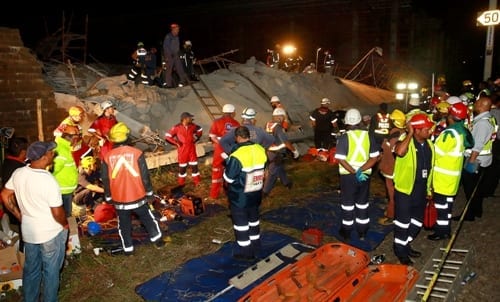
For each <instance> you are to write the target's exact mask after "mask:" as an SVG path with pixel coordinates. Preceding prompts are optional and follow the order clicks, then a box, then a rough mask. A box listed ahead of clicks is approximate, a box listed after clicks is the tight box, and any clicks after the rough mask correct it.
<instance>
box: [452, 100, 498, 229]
mask: <svg viewBox="0 0 500 302" xmlns="http://www.w3.org/2000/svg"><path fill="white" fill-rule="evenodd" d="M490 108H491V99H490V98H489V97H481V98H479V99H478V100H477V101H476V102H475V103H474V120H473V121H472V131H471V132H472V137H473V138H474V146H473V147H472V148H469V149H466V151H465V165H464V171H463V174H462V184H463V187H464V193H465V198H466V200H470V204H469V207H468V208H467V212H466V213H465V216H464V220H465V221H474V220H475V218H476V217H477V218H481V216H482V215H483V199H484V195H483V194H485V192H487V191H488V190H487V187H486V186H487V185H488V181H486V178H485V177H484V176H483V174H484V175H487V174H486V170H487V169H488V168H489V167H490V165H491V163H492V161H493V156H492V153H491V149H492V147H493V140H495V139H496V132H497V128H496V127H497V125H496V121H495V118H494V117H493V116H491V114H490ZM453 219H454V220H459V219H460V217H459V216H456V217H454V218H453Z"/></svg>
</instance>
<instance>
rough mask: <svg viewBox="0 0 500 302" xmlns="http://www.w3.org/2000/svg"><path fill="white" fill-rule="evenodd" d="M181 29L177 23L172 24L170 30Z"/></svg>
mask: <svg viewBox="0 0 500 302" xmlns="http://www.w3.org/2000/svg"><path fill="white" fill-rule="evenodd" d="M179 27H180V26H179V24H177V23H172V24H170V28H171V29H174V28H179Z"/></svg>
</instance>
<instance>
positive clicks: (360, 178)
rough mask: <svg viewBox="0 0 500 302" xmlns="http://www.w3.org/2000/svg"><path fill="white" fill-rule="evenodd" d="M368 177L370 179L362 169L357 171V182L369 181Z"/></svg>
mask: <svg viewBox="0 0 500 302" xmlns="http://www.w3.org/2000/svg"><path fill="white" fill-rule="evenodd" d="M368 177H369V176H368V175H366V174H365V173H363V171H362V170H361V168H360V169H358V170H357V171H356V180H357V181H358V182H363V181H367V180H368Z"/></svg>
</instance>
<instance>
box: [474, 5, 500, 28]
mask: <svg viewBox="0 0 500 302" xmlns="http://www.w3.org/2000/svg"><path fill="white" fill-rule="evenodd" d="M477 21H478V22H479V23H481V24H482V25H485V26H490V25H497V24H500V10H498V9H494V10H487V11H484V12H483V13H482V14H481V15H480V16H479V17H478V18H477Z"/></svg>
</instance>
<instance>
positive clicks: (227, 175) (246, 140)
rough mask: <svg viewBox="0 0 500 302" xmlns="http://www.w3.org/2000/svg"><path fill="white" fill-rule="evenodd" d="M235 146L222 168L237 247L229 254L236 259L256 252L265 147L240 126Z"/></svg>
mask: <svg viewBox="0 0 500 302" xmlns="http://www.w3.org/2000/svg"><path fill="white" fill-rule="evenodd" d="M234 135H235V136H234V137H233V139H234V140H235V141H236V146H235V148H234V150H233V152H232V153H231V155H230V156H229V158H228V160H227V164H226V169H225V171H224V179H225V181H226V182H227V183H228V192H227V195H228V198H229V202H230V203H231V207H230V209H231V220H232V222H233V229H234V237H235V238H236V244H237V245H238V248H239V251H238V252H236V253H234V254H233V257H234V258H235V259H237V260H243V261H254V260H256V256H257V253H258V252H259V249H260V246H261V243H260V221H259V206H260V204H261V202H262V187H263V184H264V168H265V165H266V161H267V157H266V151H265V149H264V148H263V147H262V146H261V145H259V144H257V143H254V142H252V141H251V140H250V130H249V129H248V128H247V127H245V126H240V127H238V128H236V129H235V130H234Z"/></svg>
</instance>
